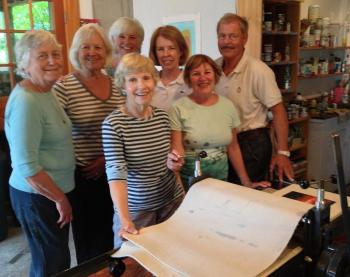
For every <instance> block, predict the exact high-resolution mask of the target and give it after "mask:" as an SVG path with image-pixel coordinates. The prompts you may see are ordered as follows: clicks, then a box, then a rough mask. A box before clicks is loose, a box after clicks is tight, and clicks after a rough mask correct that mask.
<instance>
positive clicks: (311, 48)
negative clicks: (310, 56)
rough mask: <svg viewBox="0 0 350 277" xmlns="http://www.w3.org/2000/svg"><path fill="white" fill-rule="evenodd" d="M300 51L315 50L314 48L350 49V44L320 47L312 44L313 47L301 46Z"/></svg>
mask: <svg viewBox="0 0 350 277" xmlns="http://www.w3.org/2000/svg"><path fill="white" fill-rule="evenodd" d="M299 49H300V51H313V50H330V51H331V50H345V49H350V46H345V47H318V46H312V47H300V48H299Z"/></svg>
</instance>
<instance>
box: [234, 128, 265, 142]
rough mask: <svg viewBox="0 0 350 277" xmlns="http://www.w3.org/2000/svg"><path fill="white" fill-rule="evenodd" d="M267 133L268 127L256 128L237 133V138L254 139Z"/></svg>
mask: <svg viewBox="0 0 350 277" xmlns="http://www.w3.org/2000/svg"><path fill="white" fill-rule="evenodd" d="M261 135H269V128H266V127H264V128H257V129H253V130H248V131H243V132H240V133H238V134H237V138H238V139H254V138H256V137H257V136H261Z"/></svg>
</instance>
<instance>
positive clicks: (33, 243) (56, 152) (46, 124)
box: [5, 30, 75, 277]
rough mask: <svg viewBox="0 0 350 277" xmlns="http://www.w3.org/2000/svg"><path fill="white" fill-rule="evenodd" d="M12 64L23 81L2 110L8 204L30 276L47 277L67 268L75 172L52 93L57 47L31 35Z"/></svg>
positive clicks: (58, 69) (66, 127) (46, 37)
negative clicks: (20, 234)
mask: <svg viewBox="0 0 350 277" xmlns="http://www.w3.org/2000/svg"><path fill="white" fill-rule="evenodd" d="M16 58H17V61H18V64H17V67H18V68H17V73H19V74H20V75H21V76H22V77H24V80H23V81H21V82H20V83H19V84H18V85H17V86H16V87H15V88H14V90H13V91H12V93H11V95H10V98H9V101H8V103H7V106H6V110H5V132H6V136H7V139H8V142H9V145H10V151H11V159H12V168H13V171H12V174H11V177H10V196H11V203H12V206H13V208H14V210H15V213H16V216H17V218H18V220H19V222H20V223H21V227H22V228H23V231H24V233H25V234H26V237H27V239H28V242H29V248H30V252H31V255H32V263H31V268H30V276H36V277H37V276H51V275H53V274H55V273H57V272H60V271H62V270H64V269H67V268H69V267H70V253H69V247H68V231H69V223H70V222H71V220H72V209H71V205H70V202H69V200H68V199H69V197H70V193H71V192H72V190H73V189H74V167H75V166H74V164H75V159H74V149H73V143H72V138H71V123H70V120H69V118H68V117H67V116H66V114H65V113H64V111H63V109H62V108H60V106H59V104H58V101H57V99H56V97H55V95H54V94H53V93H52V92H51V87H52V85H53V84H54V83H55V82H56V81H57V79H58V78H60V76H61V74H62V66H63V59H62V55H61V46H60V45H59V44H58V43H57V41H56V39H55V37H54V36H53V35H52V34H51V33H49V32H47V31H43V30H37V31H29V32H27V33H25V34H24V36H23V37H22V38H21V40H20V41H18V43H17V44H16Z"/></svg>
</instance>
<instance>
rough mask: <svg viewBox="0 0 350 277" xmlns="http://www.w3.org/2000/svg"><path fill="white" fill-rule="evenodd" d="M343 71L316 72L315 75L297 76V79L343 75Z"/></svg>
mask: <svg viewBox="0 0 350 277" xmlns="http://www.w3.org/2000/svg"><path fill="white" fill-rule="evenodd" d="M343 74H344V73H343V72H339V73H332V74H317V75H310V76H301V75H299V76H298V79H299V80H303V79H319V78H329V77H335V76H341V75H343Z"/></svg>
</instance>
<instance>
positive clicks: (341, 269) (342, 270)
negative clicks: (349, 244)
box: [314, 244, 349, 277]
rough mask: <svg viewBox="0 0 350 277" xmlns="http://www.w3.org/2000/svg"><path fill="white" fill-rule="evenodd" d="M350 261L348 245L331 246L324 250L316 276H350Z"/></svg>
mask: <svg viewBox="0 0 350 277" xmlns="http://www.w3.org/2000/svg"><path fill="white" fill-rule="evenodd" d="M348 274H349V263H348V254H347V249H346V245H345V244H343V245H336V246H329V247H328V248H327V249H325V250H323V251H322V253H321V256H320V258H319V260H318V263H317V266H316V269H315V275H314V276H320V277H321V276H322V277H324V276H327V277H341V276H349V275H348Z"/></svg>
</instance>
